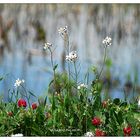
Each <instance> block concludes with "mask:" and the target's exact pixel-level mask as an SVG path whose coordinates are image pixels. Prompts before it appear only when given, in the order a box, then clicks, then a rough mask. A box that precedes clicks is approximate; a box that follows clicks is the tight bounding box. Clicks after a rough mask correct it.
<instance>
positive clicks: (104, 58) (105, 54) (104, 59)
mask: <svg viewBox="0 0 140 140" xmlns="http://www.w3.org/2000/svg"><path fill="white" fill-rule="evenodd" d="M106 57H107V46H105V47H104V57H103V64H102V68H101V71H100V73H99V75H98V79H100V77H101V75H102V72H103V69H104V64H105V61H106Z"/></svg>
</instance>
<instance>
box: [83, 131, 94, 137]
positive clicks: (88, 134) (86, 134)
mask: <svg viewBox="0 0 140 140" xmlns="http://www.w3.org/2000/svg"><path fill="white" fill-rule="evenodd" d="M93 136H94V135H93V133H92V132H87V133H85V137H93Z"/></svg>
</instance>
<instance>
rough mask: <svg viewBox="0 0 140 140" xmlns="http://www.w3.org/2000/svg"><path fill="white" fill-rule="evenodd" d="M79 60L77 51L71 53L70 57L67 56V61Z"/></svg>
mask: <svg viewBox="0 0 140 140" xmlns="http://www.w3.org/2000/svg"><path fill="white" fill-rule="evenodd" d="M76 59H77V54H76V51H72V52H70V53H69V55H66V60H68V61H71V62H74V61H76Z"/></svg>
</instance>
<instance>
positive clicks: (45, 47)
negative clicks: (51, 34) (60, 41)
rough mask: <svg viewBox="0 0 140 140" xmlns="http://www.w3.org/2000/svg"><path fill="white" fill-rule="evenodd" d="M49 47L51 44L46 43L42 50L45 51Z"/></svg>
mask: <svg viewBox="0 0 140 140" xmlns="http://www.w3.org/2000/svg"><path fill="white" fill-rule="evenodd" d="M50 47H52V44H51V43H48V42H47V43H45V44H44V47H43V49H44V50H47V49H49V48H50Z"/></svg>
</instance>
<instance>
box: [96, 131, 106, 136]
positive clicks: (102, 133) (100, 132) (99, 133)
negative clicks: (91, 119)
mask: <svg viewBox="0 0 140 140" xmlns="http://www.w3.org/2000/svg"><path fill="white" fill-rule="evenodd" d="M95 136H97V137H99V136H105V132H103V131H102V130H100V129H96V131H95Z"/></svg>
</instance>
